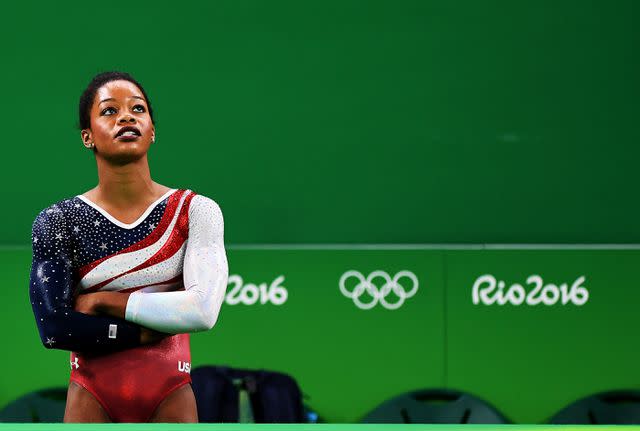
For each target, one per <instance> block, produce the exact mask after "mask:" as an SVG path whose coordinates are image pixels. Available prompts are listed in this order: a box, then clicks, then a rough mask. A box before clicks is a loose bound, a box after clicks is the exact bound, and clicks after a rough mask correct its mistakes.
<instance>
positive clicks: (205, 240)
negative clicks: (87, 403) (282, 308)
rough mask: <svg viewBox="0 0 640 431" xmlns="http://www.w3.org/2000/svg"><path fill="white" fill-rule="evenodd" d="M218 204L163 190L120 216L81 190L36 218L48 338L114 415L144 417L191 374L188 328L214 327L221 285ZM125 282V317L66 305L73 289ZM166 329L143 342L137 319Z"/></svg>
mask: <svg viewBox="0 0 640 431" xmlns="http://www.w3.org/2000/svg"><path fill="white" fill-rule="evenodd" d="M223 232H224V223H223V219H222V213H221V211H220V208H219V207H218V205H217V204H216V203H215V202H214V201H213V200H211V199H209V198H207V197H205V196H202V195H197V194H195V193H193V192H191V191H190V190H175V189H172V190H169V191H168V192H167V193H166V194H165V195H164V196H162V197H161V198H159V199H158V200H156V201H155V202H154V203H153V204H152V205H151V206H149V208H148V209H147V211H145V213H144V214H142V215H141V216H140V218H139V219H138V220H136V221H135V222H133V223H130V224H125V223H122V222H120V221H118V220H117V219H115V218H114V217H112V216H111V215H110V214H109V213H107V212H106V211H104V210H103V209H102V208H101V207H99V206H97V205H96V204H94V203H93V202H91V201H90V200H88V199H87V198H86V197H84V196H76V197H74V198H71V199H65V200H63V201H60V202H58V203H56V204H54V205H52V206H50V207H48V208H46V209H45V210H43V211H42V212H41V213H40V214H39V215H38V217H37V218H36V220H35V222H34V224H33V235H32V243H33V262H32V268H31V280H30V289H29V293H30V297H31V303H32V307H33V311H34V315H35V317H36V322H37V324H38V329H39V331H40V337H41V340H42V342H43V344H44V345H45V347H47V348H58V349H65V350H71V351H72V353H71V358H70V365H71V377H70V379H71V381H73V382H76V383H78V384H80V385H81V386H83V387H85V388H86V389H87V390H88V391H89V392H91V393H92V394H93V395H94V396H95V398H96V399H97V400H98V401H99V402H100V403H101V404H102V406H103V408H104V409H105V411H106V412H107V414H108V415H109V416H110V418H111V419H112V420H113V421H117V422H144V421H148V420H149V418H150V417H151V415H152V414H153V412H154V411H155V409H156V407H157V406H158V404H159V403H160V402H161V401H162V400H163V399H164V398H165V397H166V396H167V395H168V394H169V393H171V392H172V391H173V390H175V389H177V388H179V387H180V386H182V385H184V384H187V383H189V382H190V381H191V379H190V375H189V371H190V363H191V358H190V350H189V335H188V333H189V332H196V331H202V330H207V329H210V328H211V327H213V325H214V324H215V322H216V320H217V318H218V315H219V310H220V306H221V304H222V300H223V298H224V292H225V288H226V282H227V276H228V266H227V259H226V254H225V250H224V243H223ZM96 291H118V292H130V293H131V295H130V297H129V300H128V303H127V308H126V314H125V319H126V320H122V319H117V318H111V317H106V316H89V315H85V314H82V313H78V312H75V311H74V310H73V300H74V297H75V295H78V294H83V293H91V292H96ZM138 325H141V326H145V327H148V328H151V329H155V330H158V331H162V332H167V333H170V334H176V335H173V336H168V337H166V338H164V339H163V340H162V341H160V342H158V343H156V344H152V345H146V346H140V345H139V343H140V341H139V338H140V332H139V326H138Z"/></svg>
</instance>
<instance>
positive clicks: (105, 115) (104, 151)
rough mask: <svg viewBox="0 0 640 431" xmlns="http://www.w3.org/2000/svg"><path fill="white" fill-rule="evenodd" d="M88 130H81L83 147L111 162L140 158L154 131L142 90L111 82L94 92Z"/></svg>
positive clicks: (152, 138) (122, 83) (126, 83)
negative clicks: (89, 148) (93, 150)
mask: <svg viewBox="0 0 640 431" xmlns="http://www.w3.org/2000/svg"><path fill="white" fill-rule="evenodd" d="M90 118H91V128H90V129H85V130H83V131H82V140H83V142H84V144H85V146H90V144H91V143H93V144H94V146H95V148H96V155H97V156H99V157H102V158H104V159H107V160H110V161H113V162H115V163H129V162H131V161H135V160H137V159H139V158H140V157H143V156H144V155H145V154H146V153H147V151H148V150H149V146H150V145H151V142H152V141H153V140H154V138H155V129H154V127H153V123H152V122H151V117H150V116H149V108H148V106H147V101H146V100H145V98H144V95H143V94H142V91H140V89H139V88H138V87H137V86H136V85H135V84H133V83H132V82H129V81H124V80H120V81H111V82H107V83H106V84H104V85H103V86H102V87H100V88H99V89H98V91H97V92H96V95H95V98H94V100H93V106H92V107H91V112H90Z"/></svg>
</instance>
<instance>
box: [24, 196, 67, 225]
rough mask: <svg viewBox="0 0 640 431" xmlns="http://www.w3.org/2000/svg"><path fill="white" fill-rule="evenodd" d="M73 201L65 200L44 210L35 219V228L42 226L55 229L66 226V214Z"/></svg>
mask: <svg viewBox="0 0 640 431" xmlns="http://www.w3.org/2000/svg"><path fill="white" fill-rule="evenodd" d="M71 201H72V199H63V200H61V201H58V202H55V203H53V204H51V205H49V206H48V207H46V208H44V209H42V210H41V211H40V212H39V213H38V215H37V216H36V218H35V219H34V221H33V227H34V228H35V227H36V226H40V225H42V226H47V227H53V225H57V224H64V219H65V213H66V212H67V210H68V208H69V205H71Z"/></svg>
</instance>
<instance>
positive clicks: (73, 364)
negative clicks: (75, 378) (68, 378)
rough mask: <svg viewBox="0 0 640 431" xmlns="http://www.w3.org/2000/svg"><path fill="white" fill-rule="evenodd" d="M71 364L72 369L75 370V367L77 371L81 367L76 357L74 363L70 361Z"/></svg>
mask: <svg viewBox="0 0 640 431" xmlns="http://www.w3.org/2000/svg"><path fill="white" fill-rule="evenodd" d="M69 364H70V365H71V369H72V370H73V369H74V367H75V369H76V370H77V369H78V368H80V365H78V357H77V356H76V357H74V358H73V361H69Z"/></svg>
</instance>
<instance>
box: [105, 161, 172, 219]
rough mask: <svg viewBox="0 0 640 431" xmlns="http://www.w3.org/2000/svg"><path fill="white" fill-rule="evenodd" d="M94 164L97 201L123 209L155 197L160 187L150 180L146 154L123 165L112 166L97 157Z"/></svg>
mask: <svg viewBox="0 0 640 431" xmlns="http://www.w3.org/2000/svg"><path fill="white" fill-rule="evenodd" d="M96 162H97V165H98V186H97V187H96V188H95V189H94V191H95V194H96V197H97V199H98V200H100V201H106V202H109V203H111V204H112V205H114V206H123V207H125V206H130V205H132V204H136V203H138V204H139V203H140V202H141V201H143V202H148V201H152V200H153V199H155V198H156V197H157V195H158V193H159V191H160V190H159V189H160V188H161V186H160V185H159V184H156V183H155V182H154V181H153V180H152V179H151V173H150V172H149V163H148V160H147V155H146V154H145V155H144V156H143V157H141V158H140V159H138V160H136V161H134V162H131V163H127V164H125V165H113V164H110V163H108V162H106V161H105V160H103V159H101V158H99V157H98V158H96Z"/></svg>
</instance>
